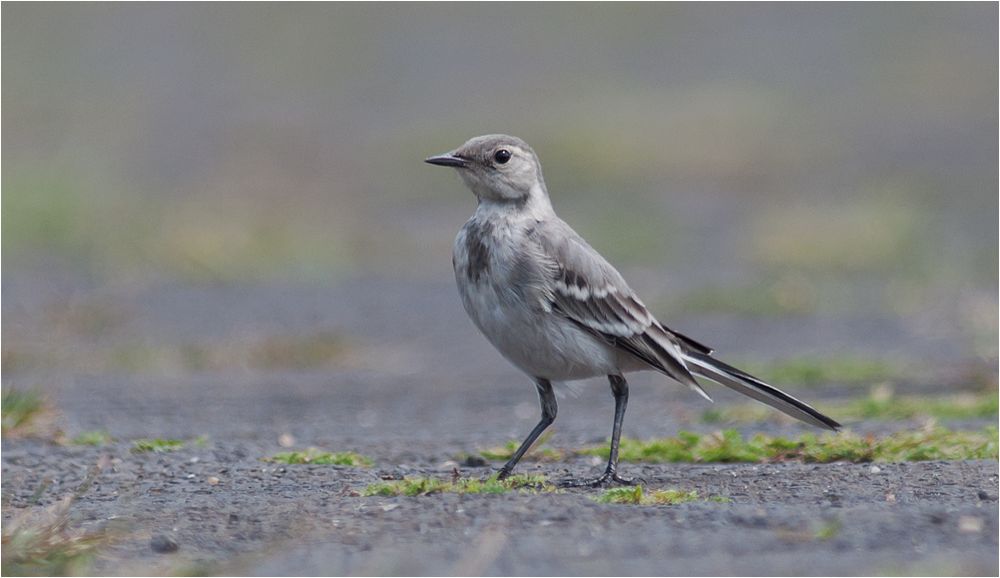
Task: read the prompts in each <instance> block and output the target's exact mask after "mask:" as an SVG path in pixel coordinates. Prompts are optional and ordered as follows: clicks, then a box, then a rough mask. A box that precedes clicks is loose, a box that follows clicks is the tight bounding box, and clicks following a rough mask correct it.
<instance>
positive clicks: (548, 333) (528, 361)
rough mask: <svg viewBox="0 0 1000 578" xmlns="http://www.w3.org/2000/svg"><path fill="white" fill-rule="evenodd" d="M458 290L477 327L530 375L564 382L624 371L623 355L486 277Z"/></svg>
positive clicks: (502, 352)
mask: <svg viewBox="0 0 1000 578" xmlns="http://www.w3.org/2000/svg"><path fill="white" fill-rule="evenodd" d="M459 292H460V293H461V295H462V303H463V305H464V306H465V310H466V312H468V314H469V317H471V318H472V321H473V322H474V323H475V324H476V327H478V328H479V330H480V331H482V332H483V335H485V336H486V338H487V339H489V340H490V343H492V344H493V346H494V347H496V348H497V350H499V351H500V353H501V354H502V355H503V356H504V357H505V358H507V360H508V361H510V362H511V363H513V364H514V365H515V366H517V367H518V368H519V369H521V370H522V371H524V372H525V373H527V374H528V375H530V376H532V377H542V378H545V379H550V380H555V381H566V380H573V379H584V378H588V377H596V376H602V375H608V374H617V373H620V369H619V365H620V363H619V362H620V360H619V357H620V355H619V354H618V353H617V352H616V351H615V350H614V349H612V348H611V347H609V346H608V345H607V344H606V343H604V342H602V341H600V340H599V339H597V338H596V337H594V336H593V335H591V334H590V333H588V332H586V331H584V330H582V329H580V328H579V327H578V326H577V325H575V324H574V323H573V322H572V321H569V320H568V319H566V318H564V317H562V316H559V315H558V314H555V313H551V312H546V311H544V310H543V309H541V307H540V306H539V305H538V304H534V306H533V307H532V306H529V304H527V303H525V302H523V301H521V300H520V299H519V298H518V297H517V296H515V295H513V294H512V293H510V292H508V293H506V294H503V295H501V294H499V293H498V292H497V290H496V289H495V287H494V286H493V285H492V284H491V283H489V282H486V281H481V282H479V283H475V284H467V285H465V286H464V287H463V285H462V284H459Z"/></svg>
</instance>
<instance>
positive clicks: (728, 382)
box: [425, 134, 841, 486]
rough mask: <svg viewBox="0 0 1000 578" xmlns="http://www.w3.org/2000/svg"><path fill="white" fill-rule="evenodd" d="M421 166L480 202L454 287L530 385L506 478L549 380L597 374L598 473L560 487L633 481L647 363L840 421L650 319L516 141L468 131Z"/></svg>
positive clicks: (793, 411) (458, 250) (692, 381)
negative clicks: (600, 418)
mask: <svg viewBox="0 0 1000 578" xmlns="http://www.w3.org/2000/svg"><path fill="white" fill-rule="evenodd" d="M425 162H427V163H430V164H432V165H438V166H444V167H451V168H453V169H455V170H456V171H457V172H458V175H459V177H461V180H462V181H463V182H464V184H465V186H466V187H468V188H469V189H470V190H471V191H472V193H473V194H474V195H475V196H476V198H477V200H478V205H477V207H476V210H475V212H474V213H473V215H472V217H471V218H470V219H469V220H468V221H467V222H466V223H465V225H464V226H463V227H462V228H461V230H459V232H458V235H457V236H456V237H455V242H454V246H453V255H452V265H453V268H454V272H455V281H456V283H457V285H458V292H459V295H460V296H461V300H462V304H463V306H464V308H465V311H466V312H467V313H468V315H469V317H470V318H471V319H472V322H473V323H474V324H475V326H476V327H477V328H479V330H480V331H481V332H482V333H483V335H485V337H486V339H487V340H489V342H490V343H491V344H492V345H493V346H494V347H495V348H496V349H497V350H498V351H499V352H500V354H501V355H502V356H503V357H505V358H506V359H507V360H508V361H509V362H511V363H512V364H513V365H514V366H515V367H517V368H518V369H520V370H521V371H522V372H524V373H525V374H527V375H528V376H529V377H530V378H531V379H532V380H533V382H534V385H535V389H536V391H537V393H538V399H539V405H540V406H541V419H540V420H539V421H538V424H537V425H536V426H535V427H534V429H532V430H531V432H530V433H529V434H528V436H527V437H526V438H525V439H524V441H523V442H522V443H521V445H520V446H519V447H518V448H517V450H516V451H515V452H514V453H513V455H512V456H511V457H510V459H509V460H508V461H507V462H506V463H505V464H504V466H503V467H502V468H500V470H499V472H498V474H497V477H498V478H499V479H504V478H507V477H508V476H510V475H511V472H513V470H514V468H515V466H516V465H517V463H518V461H520V459H521V457H522V456H524V454H525V452H526V451H527V450H528V449H529V448H530V447H531V445H532V444H533V443H534V442H535V440H537V439H538V436H540V435H541V434H542V432H544V431H545V430H546V429H547V428H548V427H549V426H550V425H552V423H553V422H554V421H555V419H556V413H557V411H558V405H557V403H556V396H555V392H554V389H553V382H557V383H558V382H566V381H573V380H579V379H586V378H592V377H602V376H606V377H607V379H608V382H609V384H610V386H611V393H612V396H613V398H614V402H615V408H614V420H613V422H612V430H611V441H610V456H609V458H608V465H607V468H606V469H605V471H604V474H603V475H601V476H600V477H598V478H596V479H592V480H580V481H576V480H569V481H568V483H566V484H565V485H578V486H610V485H618V484H621V485H632V484H635V483H637V480H635V479H633V478H626V477H623V476H621V475H620V474H619V472H618V450H619V445H620V439H621V430H622V422H623V420H624V417H625V409H626V407H627V405H628V399H629V386H628V382H627V381H626V378H625V374H626V373H630V372H635V371H646V370H652V371H657V372H659V373H661V374H663V375H665V376H667V377H668V378H670V379H672V380H674V381H676V382H678V383H680V384H681V385H684V386H687V387H689V388H691V389H692V390H694V391H695V392H696V393H698V394H700V395H701V396H703V397H705V398H706V399H708V400H709V401H711V397H709V395H708V394H707V393H706V392H705V390H704V389H703V388H702V386H701V384H699V382H698V381H697V379H696V377H700V378H704V379H707V380H708V381H710V382H714V383H717V384H721V385H723V386H726V387H729V388H731V389H734V390H736V391H738V392H740V393H742V394H745V395H747V396H749V397H751V398H754V399H756V400H757V401H760V402H763V403H765V404H767V405H769V406H772V407H774V408H776V409H778V410H780V411H782V412H784V413H786V414H788V415H790V416H792V417H794V418H797V419H799V420H801V421H803V422H806V423H808V424H812V425H814V426H817V427H820V428H825V429H829V430H833V431H836V430H838V429H839V428H840V427H841V426H840V424H839V423H837V422H836V421H834V420H833V419H831V418H829V417H827V416H826V415H823V414H822V413H820V412H819V411H817V410H816V409H814V408H813V407H811V406H809V405H808V404H806V403H804V402H802V401H799V400H798V399H796V398H794V397H792V396H791V395H789V394H787V393H785V392H783V391H781V390H779V389H778V388H776V387H774V386H772V385H769V384H767V383H765V382H764V381H762V380H760V379H758V378H756V377H754V376H752V375H750V374H749V373H746V372H744V371H741V370H739V369H737V368H735V367H733V366H731V365H728V364H726V363H724V362H722V361H720V360H718V359H716V358H715V357H713V350H712V348H710V347H708V346H706V345H703V344H702V343H700V342H699V341H696V340H694V339H692V338H690V337H688V336H686V335H684V334H682V333H680V332H678V331H674V330H672V329H670V328H669V327H667V326H666V325H664V324H663V323H661V322H660V321H658V320H657V319H656V317H655V316H654V315H653V314H652V313H651V312H650V310H649V309H648V308H647V307H646V306H645V305H644V304H643V302H642V301H641V300H640V299H639V296H638V295H636V293H635V291H633V290H632V288H631V287H629V285H628V284H627V283H626V282H625V279H624V278H623V277H622V275H621V274H620V273H619V272H618V270H617V269H615V268H614V267H613V266H612V265H611V264H610V263H609V262H608V261H607V260H606V259H605V258H604V257H602V256H601V254H600V253H598V252H597V251H596V250H594V249H593V248H592V247H591V246H590V245H589V244H588V243H587V242H586V241H585V240H584V239H583V238H582V237H581V236H580V235H579V234H577V232H576V231H574V230H573V229H572V228H571V227H570V226H569V225H568V224H566V222H565V221H563V220H562V219H560V218H559V217H558V216H557V215H556V213H555V211H554V210H553V208H552V203H551V201H550V199H549V194H548V190H547V188H546V186H545V179H544V178H543V177H542V166H541V163H540V162H539V159H538V155H537V154H535V151H534V150H533V149H532V148H531V147H530V146H528V144H527V143H526V142H525V141H523V140H521V139H520V138H517V137H513V136H508V135H504V134H489V135H483V136H477V137H474V138H472V139H469V140H468V141H467V142H466V143H465V144H463V145H462V146H460V147H458V148H457V149H454V150H452V151H450V152H447V153H444V154H440V155H437V156H432V157H430V158H427V159H425Z"/></svg>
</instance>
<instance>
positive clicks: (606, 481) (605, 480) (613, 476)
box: [559, 472, 646, 488]
mask: <svg viewBox="0 0 1000 578" xmlns="http://www.w3.org/2000/svg"><path fill="white" fill-rule="evenodd" d="M637 484H643V485H645V484H646V480H644V479H642V478H623V477H621V476H619V475H618V472H604V475H603V476H601V477H599V478H595V479H593V480H564V481H562V482H560V483H559V485H560V486H561V487H564V488H608V487H611V486H615V485H621V486H634V485H637Z"/></svg>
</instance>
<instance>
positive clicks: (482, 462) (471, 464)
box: [462, 455, 490, 468]
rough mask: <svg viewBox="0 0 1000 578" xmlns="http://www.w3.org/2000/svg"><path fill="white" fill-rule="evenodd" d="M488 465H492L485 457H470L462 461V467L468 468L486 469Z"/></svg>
mask: <svg viewBox="0 0 1000 578" xmlns="http://www.w3.org/2000/svg"><path fill="white" fill-rule="evenodd" d="M488 465H490V463H489V462H488V461H486V458H484V457H483V456H473V455H470V456H467V457H466V458H465V459H464V460H462V466H463V467H466V468H485V467H486V466H488Z"/></svg>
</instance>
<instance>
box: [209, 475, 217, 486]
mask: <svg viewBox="0 0 1000 578" xmlns="http://www.w3.org/2000/svg"><path fill="white" fill-rule="evenodd" d="M207 481H208V485H210V486H218V485H219V478H217V477H215V476H208V480H207Z"/></svg>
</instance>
